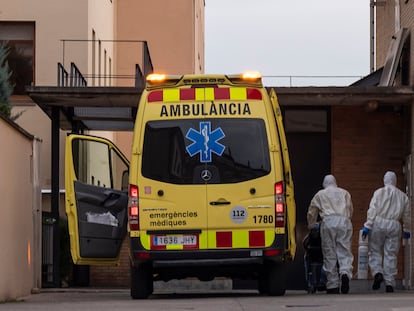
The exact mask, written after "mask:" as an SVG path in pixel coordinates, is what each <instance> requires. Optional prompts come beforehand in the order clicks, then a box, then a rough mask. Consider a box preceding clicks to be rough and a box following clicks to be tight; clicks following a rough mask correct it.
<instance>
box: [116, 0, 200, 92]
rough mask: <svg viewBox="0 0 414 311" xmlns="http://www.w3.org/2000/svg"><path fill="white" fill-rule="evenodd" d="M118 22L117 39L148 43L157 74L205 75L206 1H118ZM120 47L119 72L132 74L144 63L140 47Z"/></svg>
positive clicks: (134, 45) (128, 45)
mask: <svg viewBox="0 0 414 311" xmlns="http://www.w3.org/2000/svg"><path fill="white" fill-rule="evenodd" d="M116 22H117V25H116V37H117V39H119V40H125V39H129V40H145V41H147V43H148V48H149V50H150V53H151V59H152V63H153V66H154V71H156V72H162V73H168V74H184V73H201V72H204V1H203V0H168V1H166V0H151V1H149V0H119V1H118V6H117V12H116ZM117 46H118V49H117V62H116V66H117V72H118V73H119V74H124V75H131V74H133V72H132V70H133V69H134V68H135V63H136V62H137V61H139V60H140V59H141V54H140V45H139V44H138V43H130V44H127V43H124V44H118V45H117ZM135 55H136V57H135ZM120 83H122V85H125V83H126V81H123V82H121V81H120Z"/></svg>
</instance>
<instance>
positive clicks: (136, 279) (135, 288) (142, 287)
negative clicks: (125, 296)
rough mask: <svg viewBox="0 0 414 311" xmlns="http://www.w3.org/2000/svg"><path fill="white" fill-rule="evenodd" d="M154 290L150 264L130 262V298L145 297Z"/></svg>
mask: <svg viewBox="0 0 414 311" xmlns="http://www.w3.org/2000/svg"><path fill="white" fill-rule="evenodd" d="M153 291H154V283H153V279H152V267H151V264H148V263H145V264H139V265H137V266H133V265H132V264H131V297H132V299H146V298H148V296H149V295H151V294H152V292H153Z"/></svg>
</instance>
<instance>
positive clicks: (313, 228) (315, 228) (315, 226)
mask: <svg viewBox="0 0 414 311" xmlns="http://www.w3.org/2000/svg"><path fill="white" fill-rule="evenodd" d="M312 230H314V231H319V224H318V223H316V224H314V225H313V227H312Z"/></svg>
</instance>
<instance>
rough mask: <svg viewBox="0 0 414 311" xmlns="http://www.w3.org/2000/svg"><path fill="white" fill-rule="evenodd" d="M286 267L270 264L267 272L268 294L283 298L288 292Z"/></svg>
mask: <svg viewBox="0 0 414 311" xmlns="http://www.w3.org/2000/svg"><path fill="white" fill-rule="evenodd" d="M286 270H287V269H286V267H285V266H284V265H281V264H269V265H268V266H267V268H266V271H267V276H266V278H267V282H266V284H267V294H268V295H269V296H283V295H284V294H285V292H286Z"/></svg>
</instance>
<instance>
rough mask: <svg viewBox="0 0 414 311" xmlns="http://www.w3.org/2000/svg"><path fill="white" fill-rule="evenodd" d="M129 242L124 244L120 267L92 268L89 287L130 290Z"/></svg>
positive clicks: (126, 241)
mask: <svg viewBox="0 0 414 311" xmlns="http://www.w3.org/2000/svg"><path fill="white" fill-rule="evenodd" d="M129 284H130V273H129V240H128V238H126V239H125V240H124V242H123V243H122V248H121V258H120V265H119V266H108V267H106V266H91V267H90V272H89V285H90V286H92V287H125V288H129Z"/></svg>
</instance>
